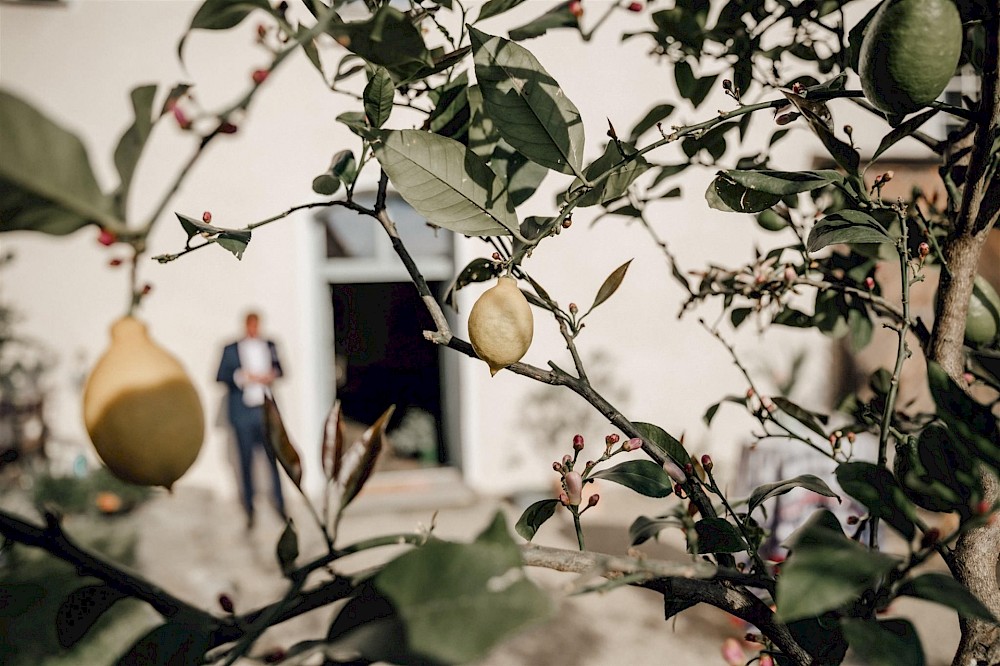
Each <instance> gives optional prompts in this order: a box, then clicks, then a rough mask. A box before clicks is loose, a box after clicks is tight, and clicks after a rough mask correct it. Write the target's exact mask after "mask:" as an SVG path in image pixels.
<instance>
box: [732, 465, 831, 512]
mask: <svg viewBox="0 0 1000 666" xmlns="http://www.w3.org/2000/svg"><path fill="white" fill-rule="evenodd" d="M795 488H805V489H806V490H811V491H812V492H814V493H818V494H820V495H823V496H825V497H836V498H837V501H840V497H838V496H837V493H835V492H833V491H832V490H830V486H828V485H826V482H825V481H823V480H822V479H821V478H819V477H818V476H813V475H812V474H802V475H800V476H797V477H795V478H794V479H788V480H786V481H777V482H775V483H768V484H765V485H763V486H757V487H756V488H754V490H753V492H752V493H750V499H749V500H748V501H747V513H753V510H754V509H756V508H757V507H758V506H760V505H761V504H763V503H764V502H766V501H767V500H769V499H771V498H772V497H777V496H778V495H784V494H785V493H787V492H788V491H790V490H794V489H795Z"/></svg>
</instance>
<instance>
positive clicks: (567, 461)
mask: <svg viewBox="0 0 1000 666" xmlns="http://www.w3.org/2000/svg"><path fill="white" fill-rule="evenodd" d="M571 462H573V456H571V455H569V454H568V453H567V454H566V455H564V456H563V457H562V464H563V466H566V465H569V464H570V463H571Z"/></svg>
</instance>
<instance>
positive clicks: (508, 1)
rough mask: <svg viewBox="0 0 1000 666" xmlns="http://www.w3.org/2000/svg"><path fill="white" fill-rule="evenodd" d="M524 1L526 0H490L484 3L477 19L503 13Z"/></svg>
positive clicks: (480, 19)
mask: <svg viewBox="0 0 1000 666" xmlns="http://www.w3.org/2000/svg"><path fill="white" fill-rule="evenodd" d="M522 2H524V0H490V1H489V2H487V3H486V4H485V5H483V8H482V9H480V10H479V17H478V18H477V19H476V21H482V20H484V19H488V18H490V17H491V16H496V15H497V14H502V13H504V12H505V11H507V10H509V9H513V8H514V7H517V6H518V5H519V4H521V3H522Z"/></svg>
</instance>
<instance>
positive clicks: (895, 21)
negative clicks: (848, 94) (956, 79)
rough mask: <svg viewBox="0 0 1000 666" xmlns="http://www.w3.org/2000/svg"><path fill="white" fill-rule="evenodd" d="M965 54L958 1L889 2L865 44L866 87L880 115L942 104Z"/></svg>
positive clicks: (863, 77)
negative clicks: (961, 57)
mask: <svg viewBox="0 0 1000 666" xmlns="http://www.w3.org/2000/svg"><path fill="white" fill-rule="evenodd" d="M961 53H962V19H961V17H960V16H959V13H958V9H957V8H956V7H955V3H954V2H953V1H952V0H884V2H883V3H882V6H881V7H879V9H878V11H877V12H876V13H875V16H874V17H873V18H872V21H871V23H869V24H868V27H867V29H865V33H864V39H863V40H862V42H861V51H860V58H859V68H858V69H859V70H860V71H859V72H858V74H860V76H861V88H862V89H863V90H864V91H865V97H867V98H868V101H870V102H871V103H872V104H874V105H875V106H876V107H878V108H879V109H880V110H882V111H885V112H886V113H890V114H907V113H911V112H913V111H916V110H918V109H920V108H922V107H924V106H927V105H928V104H930V103H931V102H933V101H934V100H935V99H937V97H938V96H939V95H940V94H941V92H942V91H943V90H944V88H945V86H946V85H947V84H948V81H949V80H950V79H951V77H952V76H954V75H955V67H956V66H957V65H958V59H959V56H960V55H961Z"/></svg>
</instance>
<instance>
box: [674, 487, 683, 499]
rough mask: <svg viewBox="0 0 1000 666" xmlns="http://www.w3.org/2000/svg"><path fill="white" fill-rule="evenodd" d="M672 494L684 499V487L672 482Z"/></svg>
mask: <svg viewBox="0 0 1000 666" xmlns="http://www.w3.org/2000/svg"><path fill="white" fill-rule="evenodd" d="M674 494H675V495H677V496H678V497H680V498H681V499H684V489H683V488H681V484H679V483H676V484H674Z"/></svg>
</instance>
